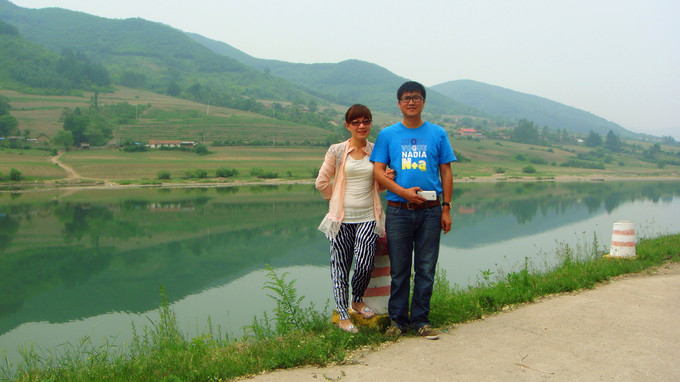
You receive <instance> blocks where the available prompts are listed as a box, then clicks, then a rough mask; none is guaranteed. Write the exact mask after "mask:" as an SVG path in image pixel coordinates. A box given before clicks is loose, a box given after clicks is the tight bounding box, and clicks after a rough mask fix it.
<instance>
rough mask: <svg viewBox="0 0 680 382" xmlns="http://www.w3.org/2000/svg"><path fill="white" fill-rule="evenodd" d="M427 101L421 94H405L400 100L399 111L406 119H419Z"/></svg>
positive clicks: (416, 92)
mask: <svg viewBox="0 0 680 382" xmlns="http://www.w3.org/2000/svg"><path fill="white" fill-rule="evenodd" d="M424 107H425V99H423V96H422V94H420V92H418V91H415V92H405V93H403V94H402V95H401V99H400V100H399V109H400V110H401V113H402V114H403V115H404V117H417V116H419V115H420V114H421V113H422V112H423V108H424Z"/></svg>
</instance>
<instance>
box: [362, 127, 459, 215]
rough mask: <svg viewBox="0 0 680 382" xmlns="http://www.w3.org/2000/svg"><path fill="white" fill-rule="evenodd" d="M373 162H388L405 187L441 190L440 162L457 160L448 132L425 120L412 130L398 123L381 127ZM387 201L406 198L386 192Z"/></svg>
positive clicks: (397, 179)
mask: <svg viewBox="0 0 680 382" xmlns="http://www.w3.org/2000/svg"><path fill="white" fill-rule="evenodd" d="M370 159H371V161H372V162H380V163H385V164H387V165H388V166H389V167H390V168H391V169H394V171H396V175H395V178H394V180H395V181H396V182H397V184H399V185H400V186H402V187H404V188H411V187H420V188H422V189H423V191H437V195H440V194H441V193H442V184H441V179H440V178H439V165H440V164H445V163H449V162H453V161H455V160H456V155H455V154H454V153H453V149H452V148H451V143H450V142H449V137H448V135H447V134H446V131H444V129H442V128H441V127H440V126H437V125H435V124H433V123H430V122H427V121H426V122H425V123H423V124H422V125H421V126H419V127H417V128H415V129H409V128H408V127H406V126H404V124H403V123H401V122H399V123H396V124H394V125H391V126H387V127H386V128H384V129H382V131H380V133H379V134H378V139H377V140H376V141H375V146H373V152H372V153H371V158H370ZM386 197H387V200H392V201H395V202H406V201H407V200H406V199H404V198H402V197H400V196H398V195H396V194H394V193H393V192H391V191H387V196H386Z"/></svg>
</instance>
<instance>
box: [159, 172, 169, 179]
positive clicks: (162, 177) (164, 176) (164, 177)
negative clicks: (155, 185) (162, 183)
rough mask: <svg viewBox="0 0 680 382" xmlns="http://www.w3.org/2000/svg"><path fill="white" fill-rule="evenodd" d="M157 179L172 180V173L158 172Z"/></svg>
mask: <svg viewBox="0 0 680 382" xmlns="http://www.w3.org/2000/svg"><path fill="white" fill-rule="evenodd" d="M157 177H158V179H160V180H168V179H170V171H165V170H163V171H158V174H157Z"/></svg>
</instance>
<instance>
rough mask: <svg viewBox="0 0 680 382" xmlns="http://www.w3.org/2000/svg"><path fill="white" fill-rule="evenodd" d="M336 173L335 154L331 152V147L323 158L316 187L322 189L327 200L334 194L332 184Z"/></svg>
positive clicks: (322, 193)
mask: <svg viewBox="0 0 680 382" xmlns="http://www.w3.org/2000/svg"><path fill="white" fill-rule="evenodd" d="M334 175H335V155H333V154H332V153H331V150H330V149H329V150H328V151H327V152H326V157H325V158H324V160H323V164H322V165H321V169H320V170H319V175H317V177H316V182H315V184H314V185H315V186H316V189H317V190H319V191H321V196H323V197H324V199H326V200H331V196H332V195H333V187H332V185H331V179H332V178H333V176H334Z"/></svg>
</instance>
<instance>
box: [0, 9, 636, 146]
mask: <svg viewBox="0 0 680 382" xmlns="http://www.w3.org/2000/svg"><path fill="white" fill-rule="evenodd" d="M0 21H2V22H4V23H6V24H8V25H10V26H11V27H10V28H16V30H17V31H18V34H19V35H20V37H17V36H12V38H14V39H17V38H23V39H25V40H26V41H27V42H28V43H27V44H26V46H30V47H31V49H32V52H29V53H26V54H20V53H18V52H17V51H16V47H15V50H14V51H9V50H7V48H6V47H5V45H6V44H2V41H0V55H2V56H5V57H7V56H9V55H11V57H13V58H14V59H16V60H18V59H29V60H32V61H35V59H31V58H30V57H35V55H36V53H35V52H34V51H35V49H36V48H35V46H36V45H38V46H41V47H43V48H44V49H45V50H46V51H51V52H53V53H51V54H58V53H60V52H61V53H62V55H63V52H65V51H67V52H68V51H71V52H77V53H78V54H82V55H84V56H85V57H86V58H87V59H89V60H90V61H91V63H92V65H101V66H103V67H104V68H106V70H108V73H109V75H110V78H111V82H112V83H113V84H120V85H125V86H130V87H136V88H143V89H148V90H152V91H155V92H159V93H164V94H169V95H173V96H180V97H183V98H188V99H193V100H195V101H199V102H206V103H210V104H215V105H222V106H228V107H235V108H239V109H244V110H249V108H254V107H255V106H254V105H255V104H256V102H254V101H261V100H265V101H276V102H281V103H297V104H310V103H314V104H318V105H324V104H339V105H344V106H349V105H351V104H353V103H357V102H359V103H364V104H367V105H369V106H370V107H371V108H372V109H373V110H375V111H381V112H385V113H389V114H395V113H396V112H397V108H396V89H397V87H398V86H399V85H400V84H401V83H403V82H404V81H406V80H407V79H405V78H403V77H400V76H397V75H395V74H394V73H391V72H390V71H389V70H387V69H385V68H383V67H381V66H378V65H375V64H372V63H369V62H365V61H360V60H347V61H342V62H339V63H325V64H298V63H290V62H285V61H278V60H265V59H258V58H255V57H252V56H250V55H248V54H246V53H244V52H242V51H240V50H238V49H236V48H234V47H232V46H231V45H229V44H227V43H225V42H220V41H215V40H211V39H208V38H205V37H203V36H200V35H197V34H193V33H188V32H183V31H180V30H178V29H175V28H173V27H171V26H168V25H164V24H161V23H156V22H150V21H147V20H143V19H139V18H134V19H124V20H115V19H107V18H102V17H98V16H93V15H89V14H86V13H82V12H74V11H69V10H65V9H60V8H43V9H28V8H22V7H18V6H16V5H14V4H13V3H11V2H10V1H8V0H0ZM0 29H1V28H0ZM1 32H2V31H1V30H0V39H3V38H5V39H6V38H7V34H2V33H1ZM14 45H16V44H14ZM45 54H46V55H49V54H48V53H45ZM25 56H28V58H27V57H25ZM3 70H4V69H2V68H0V79H6V78H9V75H8V74H7V73H6V72H3ZM416 80H417V79H416ZM24 85H26V84H24ZM32 86H35V85H32ZM426 112H427V117H428V118H429V119H433V120H436V119H437V118H445V117H454V118H461V117H466V116H467V117H473V118H486V119H490V120H495V121H496V122H497V123H499V124H501V123H502V124H506V125H512V124H513V123H515V122H516V121H517V120H519V119H527V120H530V121H533V122H534V123H535V124H536V125H537V126H539V127H543V126H548V127H550V128H551V129H566V130H567V131H569V132H571V133H572V134H579V135H587V134H588V133H589V132H590V131H594V132H596V133H599V134H602V135H604V134H607V133H608V132H609V131H610V130H612V131H614V132H615V133H616V134H620V135H623V136H634V135H635V133H632V132H630V131H627V130H625V129H624V128H623V127H621V126H619V125H617V124H616V123H613V122H610V121H607V120H605V119H603V118H600V117H598V116H596V115H593V114H591V113H588V112H585V111H583V110H579V109H576V108H573V107H570V106H567V105H563V104H560V103H557V102H554V101H551V100H548V99H546V98H541V97H537V96H533V95H529V94H524V93H519V92H516V91H513V90H510V89H504V88H501V87H497V86H493V85H489V84H484V83H481V82H477V81H472V80H457V81H449V82H446V83H442V84H438V85H435V86H432V87H430V88H428V97H427V108H426Z"/></svg>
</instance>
